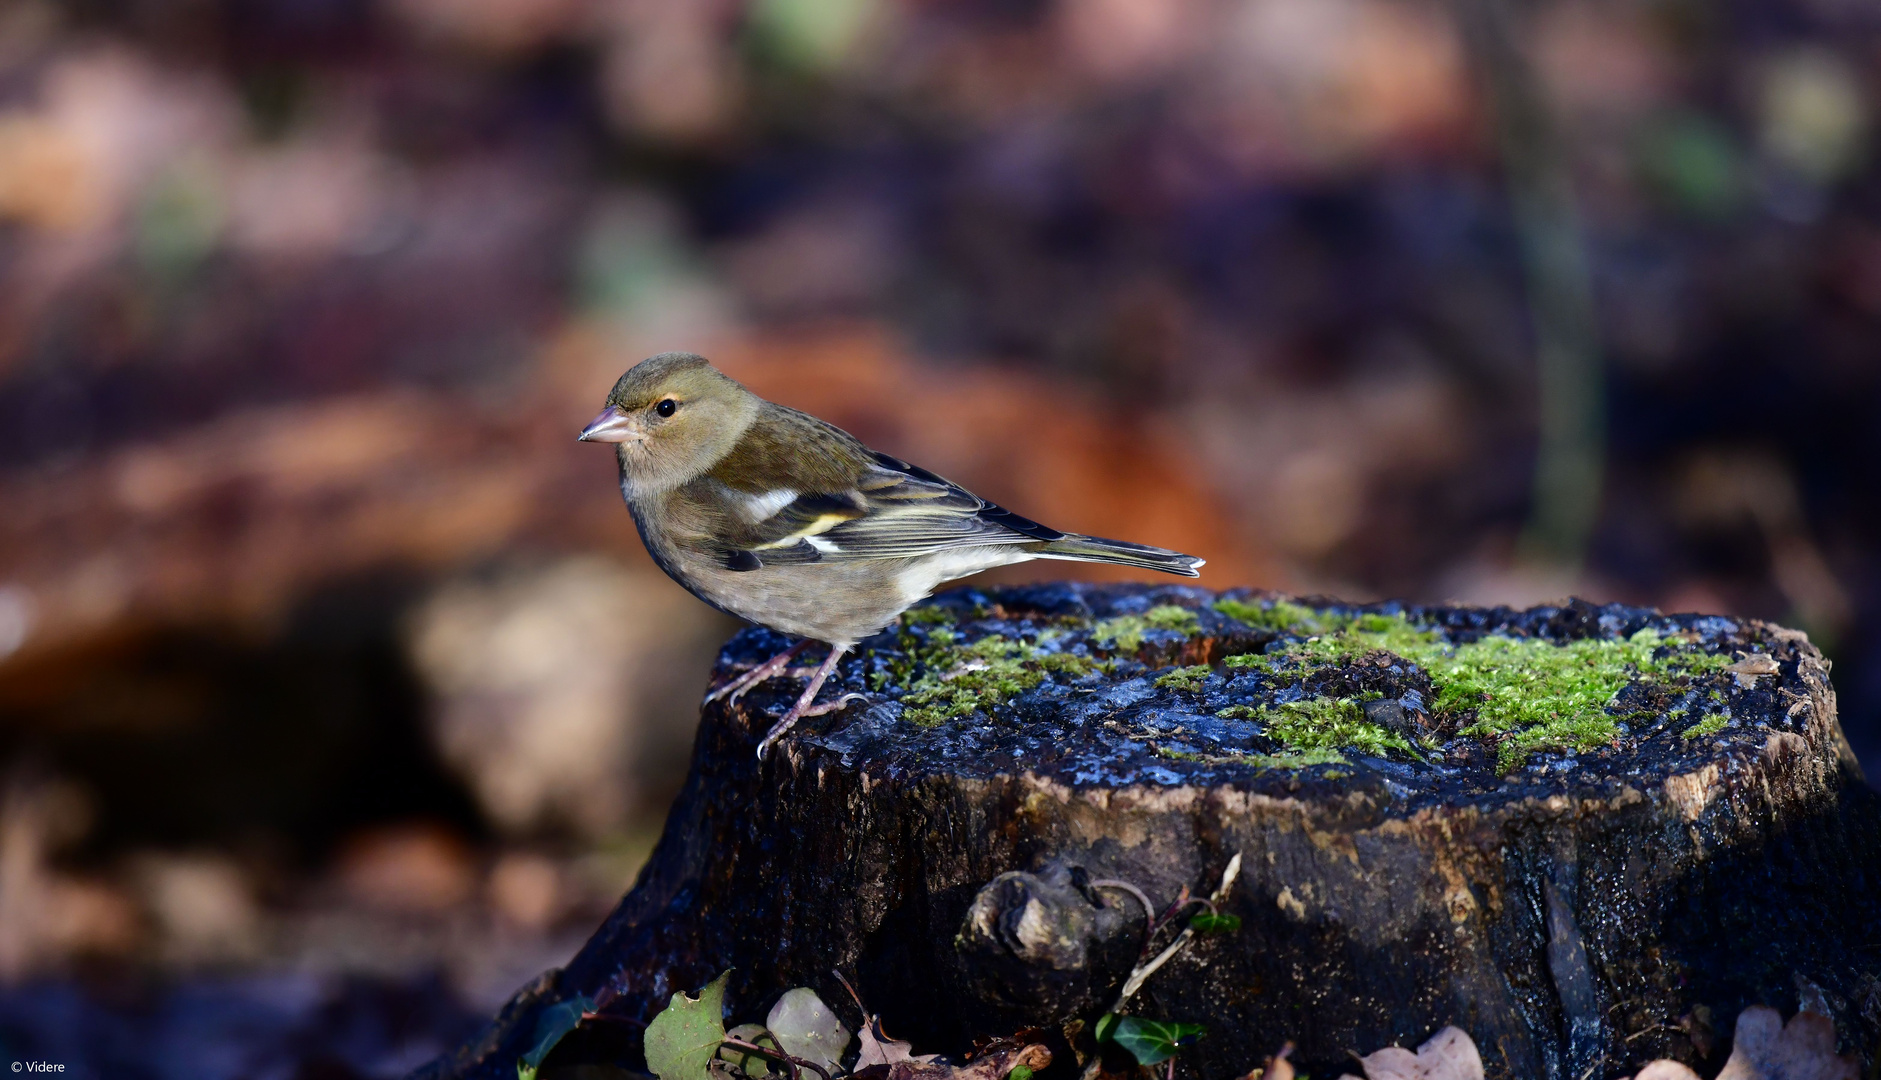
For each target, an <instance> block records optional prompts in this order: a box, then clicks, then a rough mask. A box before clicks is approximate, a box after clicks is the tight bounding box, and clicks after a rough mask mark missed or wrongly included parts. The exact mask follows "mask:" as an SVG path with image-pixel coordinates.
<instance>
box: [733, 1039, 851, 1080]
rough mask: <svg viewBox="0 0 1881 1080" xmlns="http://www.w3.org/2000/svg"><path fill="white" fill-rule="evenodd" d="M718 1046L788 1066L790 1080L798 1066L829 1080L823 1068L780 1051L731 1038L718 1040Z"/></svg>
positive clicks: (794, 1076) (792, 1078) (824, 1079)
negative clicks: (811, 1070) (814, 1071)
mask: <svg viewBox="0 0 1881 1080" xmlns="http://www.w3.org/2000/svg"><path fill="white" fill-rule="evenodd" d="M719 1045H720V1046H729V1047H731V1048H732V1049H734V1050H743V1051H744V1052H745V1053H747V1054H757V1055H758V1056H760V1057H767V1058H770V1059H771V1060H772V1061H781V1062H783V1063H784V1064H786V1065H788V1066H790V1080H797V1067H798V1066H799V1065H801V1066H803V1067H804V1068H806V1069H814V1070H816V1074H817V1075H818V1076H821V1077H822V1078H823V1080H830V1075H829V1070H827V1069H825V1068H823V1066H821V1065H818V1064H817V1063H816V1062H814V1061H809V1060H807V1059H805V1058H800V1057H791V1056H790V1055H789V1054H786V1053H784V1052H783V1051H782V1050H772V1049H770V1048H769V1047H765V1046H759V1045H758V1044H757V1043H748V1042H746V1041H744V1040H743V1039H733V1038H725V1039H721V1040H719Z"/></svg>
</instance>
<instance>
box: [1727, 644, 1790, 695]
mask: <svg viewBox="0 0 1881 1080" xmlns="http://www.w3.org/2000/svg"><path fill="white" fill-rule="evenodd" d="M1724 670H1725V671H1728V672H1730V673H1731V675H1732V676H1733V677H1734V678H1736V679H1737V687H1738V689H1740V690H1748V689H1750V688H1751V687H1753V686H1756V685H1757V676H1759V675H1775V674H1777V672H1778V668H1777V662H1776V661H1775V660H1772V659H1771V658H1770V657H1769V656H1768V655H1766V654H1764V653H1750V654H1748V655H1747V656H1745V657H1744V658H1743V659H1742V660H1739V661H1738V662H1737V663H1735V664H1731V665H1729V666H1727V667H1725V668H1724Z"/></svg>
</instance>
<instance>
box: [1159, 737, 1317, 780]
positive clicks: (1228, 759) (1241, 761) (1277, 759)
mask: <svg viewBox="0 0 1881 1080" xmlns="http://www.w3.org/2000/svg"><path fill="white" fill-rule="evenodd" d="M1150 749H1151V750H1154V751H1155V752H1156V755H1157V756H1158V757H1165V758H1169V759H1170V760H1172V761H1196V762H1201V763H1202V764H1205V765H1247V766H1250V767H1252V768H1256V769H1305V768H1309V767H1311V766H1314V765H1344V764H1346V760H1345V758H1344V757H1343V756H1342V755H1340V754H1339V752H1338V751H1336V750H1301V751H1297V752H1294V753H1287V754H1243V753H1233V752H1230V753H1226V754H1197V753H1194V752H1192V751H1187V750H1170V749H1167V748H1165V747H1161V746H1155V745H1151V747H1150ZM1326 775H1327V776H1329V777H1332V776H1343V775H1345V774H1343V773H1338V774H1335V773H1327V774H1326Z"/></svg>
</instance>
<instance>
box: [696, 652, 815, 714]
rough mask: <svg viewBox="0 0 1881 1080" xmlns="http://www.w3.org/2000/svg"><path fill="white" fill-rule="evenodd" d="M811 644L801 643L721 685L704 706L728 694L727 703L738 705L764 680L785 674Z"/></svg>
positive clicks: (708, 696) (707, 698)
mask: <svg viewBox="0 0 1881 1080" xmlns="http://www.w3.org/2000/svg"><path fill="white" fill-rule="evenodd" d="M809 644H810V643H809V641H807V640H805V641H799V642H797V643H796V644H795V645H792V646H791V647H790V648H788V649H785V650H784V651H783V652H780V653H778V654H777V655H776V656H773V657H771V658H770V659H769V660H766V661H765V662H764V663H762V664H759V665H758V666H757V667H754V668H752V669H751V670H750V671H747V672H745V673H744V674H743V675H740V676H738V677H737V678H736V679H732V680H730V681H729V682H725V683H722V684H720V685H719V687H718V688H717V689H715V690H713V691H712V692H711V693H709V694H707V695H705V701H704V704H706V705H710V704H711V703H713V702H714V701H717V700H718V699H719V698H722V697H724V696H725V695H727V694H730V695H731V700H730V701H729V702H726V704H728V705H736V704H738V699H739V698H741V697H744V696H745V692H746V691H748V690H750V689H751V688H752V687H754V686H756V685H758V684H759V683H761V682H763V681H764V680H766V679H768V678H771V677H772V676H774V675H777V674H780V673H781V672H783V670H784V669H785V668H786V667H788V666H789V665H790V662H791V661H792V660H795V659H796V658H797V654H798V653H800V652H802V651H803V650H804V649H805V648H806V647H808V646H809Z"/></svg>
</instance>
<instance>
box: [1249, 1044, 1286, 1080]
mask: <svg viewBox="0 0 1881 1080" xmlns="http://www.w3.org/2000/svg"><path fill="white" fill-rule="evenodd" d="M1291 1053H1293V1044H1292V1043H1286V1044H1284V1045H1282V1046H1281V1047H1280V1049H1279V1050H1278V1051H1276V1052H1275V1053H1274V1056H1273V1057H1270V1058H1268V1059H1267V1060H1266V1061H1264V1062H1262V1063H1261V1067H1260V1068H1258V1069H1255V1070H1254V1071H1253V1072H1251V1073H1249V1074H1247V1076H1245V1077H1243V1078H1242V1080H1293V1063H1292V1062H1291V1061H1288V1060H1287V1055H1288V1054H1291Z"/></svg>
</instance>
